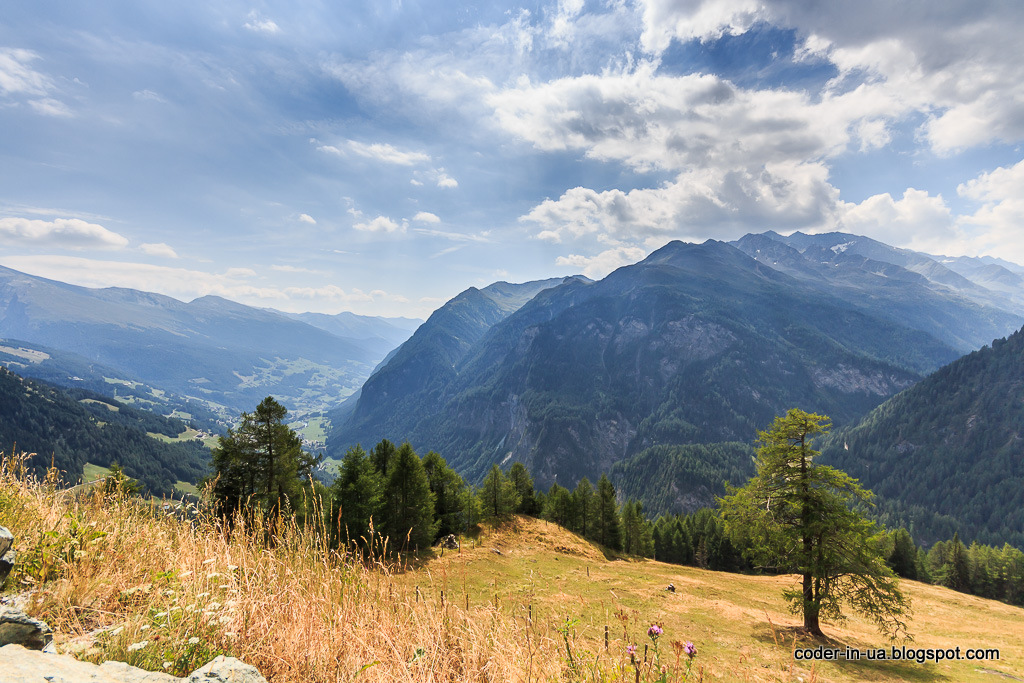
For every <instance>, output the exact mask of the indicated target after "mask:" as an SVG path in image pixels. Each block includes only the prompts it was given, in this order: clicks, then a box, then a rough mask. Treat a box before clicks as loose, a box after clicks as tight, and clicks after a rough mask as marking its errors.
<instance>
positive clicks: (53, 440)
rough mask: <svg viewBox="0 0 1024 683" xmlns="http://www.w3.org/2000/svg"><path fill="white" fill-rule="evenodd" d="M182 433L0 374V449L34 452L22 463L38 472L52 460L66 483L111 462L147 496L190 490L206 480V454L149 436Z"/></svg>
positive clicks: (172, 424)
mask: <svg viewBox="0 0 1024 683" xmlns="http://www.w3.org/2000/svg"><path fill="white" fill-rule="evenodd" d="M184 430H185V425H184V424H183V423H182V422H181V421H179V420H170V419H167V418H163V417H160V416H157V415H154V414H152V413H148V412H146V411H141V410H135V409H133V408H131V407H129V406H126V405H124V404H119V403H117V402H114V401H110V400H109V399H105V398H104V397H102V396H100V395H98V394H92V393H90V392H86V391H81V390H67V391H65V390H63V389H59V388H57V387H54V386H51V385H49V384H46V383H44V382H38V381H35V380H30V379H25V378H22V377H19V376H18V375H16V374H14V373H12V372H10V371H9V370H7V369H5V368H0V450H3V451H5V452H8V453H9V452H11V451H12V450H13V449H17V450H18V451H25V452H29V453H35V454H36V455H35V457H33V458H32V459H31V460H30V461H29V463H28V464H29V465H30V466H32V467H33V468H34V469H35V470H36V471H37V472H40V473H42V472H43V471H45V469H46V468H47V467H49V466H50V464H51V461H52V464H53V465H54V466H56V467H57V468H58V469H59V470H61V471H62V472H64V473H65V480H66V481H67V483H69V484H73V483H76V482H77V481H78V480H79V479H81V477H82V466H83V465H84V464H85V463H86V462H89V463H92V464H94V465H101V466H103V467H108V466H109V465H110V464H111V463H114V462H117V463H119V464H120V465H121V466H122V467H123V468H124V471H125V473H126V474H127V475H128V476H129V477H132V478H134V479H138V480H139V481H140V482H141V483H142V484H143V486H144V487H145V488H146V489H147V490H148V491H149V492H150V493H152V494H154V495H173V493H174V484H175V482H177V481H178V480H182V481H186V482H190V483H195V482H197V481H199V479H200V478H201V477H203V476H204V475H205V474H206V468H207V464H208V461H209V455H210V452H209V450H208V449H207V448H205V447H204V446H203V445H202V443H200V442H198V441H185V442H181V443H164V442H162V441H160V440H158V439H156V438H154V437H152V436H149V435H148V434H147V433H148V432H152V433H154V434H162V435H164V436H168V437H174V436H177V435H178V434H179V433H181V432H183V431H184Z"/></svg>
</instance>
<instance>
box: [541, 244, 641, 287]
mask: <svg viewBox="0 0 1024 683" xmlns="http://www.w3.org/2000/svg"><path fill="white" fill-rule="evenodd" d="M646 255H647V254H646V252H645V251H644V250H643V249H641V248H640V247H616V248H614V249H607V250H605V251H602V252H601V253H600V254H598V255H597V256H581V255H579V254H570V255H569V256H559V257H558V258H556V259H555V265H558V266H563V267H568V268H572V269H574V271H575V272H577V273H578V272H582V273H583V274H584V275H586V276H587V277H589V278H592V279H595V280H596V279H599V278H603V277H604V276H605V275H607V274H608V273H610V272H612V271H613V270H615V269H616V268H619V267H620V266H626V265H629V264H631V263H636V262H637V261H639V260H640V259H642V258H644V256H646Z"/></svg>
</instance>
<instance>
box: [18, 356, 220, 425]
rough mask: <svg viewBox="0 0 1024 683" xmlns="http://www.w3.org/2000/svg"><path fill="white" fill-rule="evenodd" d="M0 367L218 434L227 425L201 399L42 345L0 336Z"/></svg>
mask: <svg viewBox="0 0 1024 683" xmlns="http://www.w3.org/2000/svg"><path fill="white" fill-rule="evenodd" d="M0 366H3V367H5V368H7V369H8V370H10V371H11V372H14V373H17V374H19V375H21V376H22V377H28V378H31V379H38V380H41V381H43V382H46V383H48V384H53V385H56V386H60V387H64V388H68V389H76V390H85V391H89V392H92V393H94V394H97V395H101V396H106V397H108V398H113V399H116V400H117V401H118V402H120V403H127V404H129V405H131V406H134V407H136V408H141V409H143V410H147V411H149V412H152V413H156V414H157V415H162V416H166V417H171V416H173V417H177V418H182V419H185V420H188V422H189V423H190V424H192V425H194V426H195V427H197V428H198V429H203V430H205V431H208V432H211V433H219V432H221V431H223V430H224V429H225V428H226V427H227V425H228V422H226V421H225V420H224V419H223V418H221V417H220V416H219V415H218V414H217V413H216V412H214V411H212V410H210V408H209V407H207V405H206V404H205V403H203V402H201V401H198V400H196V399H190V398H186V397H184V396H179V395H178V394H175V393H172V392H170V391H166V390H164V389H160V388H157V387H154V386H151V385H148V384H146V383H145V382H142V381H141V380H139V379H138V378H137V377H134V376H133V375H130V374H128V373H126V372H123V371H121V370H117V369H115V368H112V367H110V366H108V365H102V364H100V363H96V362H94V361H91V360H89V359H88V358H85V357H84V356H79V355H78V354H74V353H71V352H69V351H60V350H58V349H54V348H51V347H49V346H44V345H42V344H33V343H31V342H26V341H22V340H17V339H0Z"/></svg>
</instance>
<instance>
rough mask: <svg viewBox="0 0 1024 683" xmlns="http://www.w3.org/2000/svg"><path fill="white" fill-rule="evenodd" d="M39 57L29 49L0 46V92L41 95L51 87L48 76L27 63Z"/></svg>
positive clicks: (51, 83)
mask: <svg viewBox="0 0 1024 683" xmlns="http://www.w3.org/2000/svg"><path fill="white" fill-rule="evenodd" d="M37 59H39V55H37V54H36V53H35V52H32V51H31V50H21V49H17V48H0V93H2V94H4V95H9V94H15V93H17V94H22V95H30V96H36V97H38V96H43V95H46V94H48V93H49V92H50V91H51V90H52V89H53V81H52V80H51V79H50V77H49V76H46V75H45V74H42V73H40V72H38V71H36V70H35V69H33V68H32V67H31V66H29V64H31V63H32V62H34V61H35V60H37Z"/></svg>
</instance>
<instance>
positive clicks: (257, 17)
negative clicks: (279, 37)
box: [242, 10, 281, 34]
mask: <svg viewBox="0 0 1024 683" xmlns="http://www.w3.org/2000/svg"><path fill="white" fill-rule="evenodd" d="M242 26H244V27H245V28H247V29H249V30H250V31H254V32H256V33H270V34H274V33H280V31H281V27H280V26H278V25H277V24H276V23H274V22H273V21H271V20H270V19H267V18H266V17H264V16H263V15H262V14H260V12H258V11H257V10H252V11H251V12H249V15H248V17H246V21H245V23H244V24H242Z"/></svg>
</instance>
